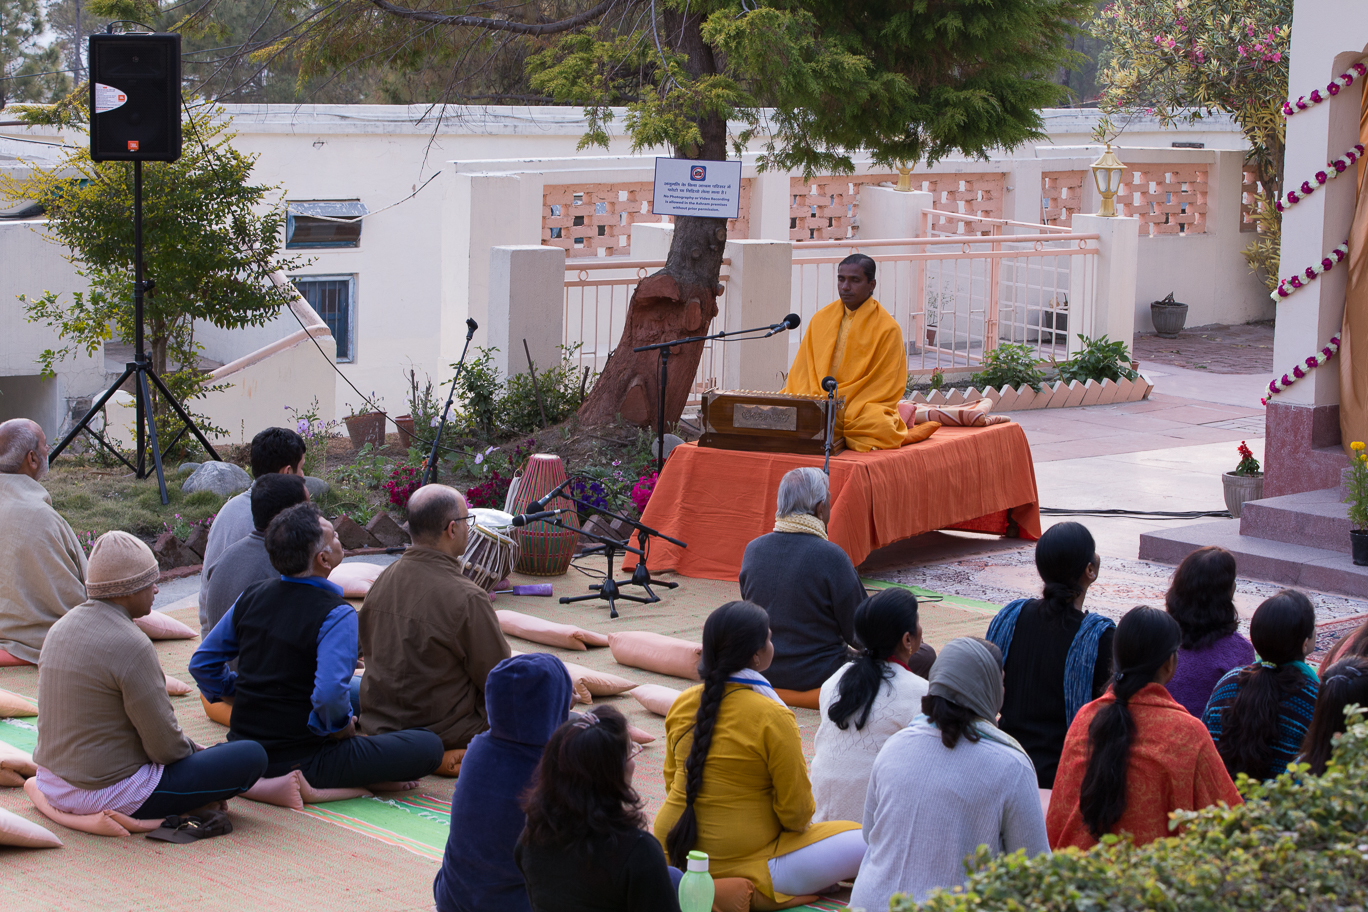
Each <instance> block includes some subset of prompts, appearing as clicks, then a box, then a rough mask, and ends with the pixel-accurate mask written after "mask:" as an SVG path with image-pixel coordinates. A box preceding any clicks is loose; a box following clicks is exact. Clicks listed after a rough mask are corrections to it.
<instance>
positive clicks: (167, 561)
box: [152, 529, 200, 570]
mask: <svg viewBox="0 0 1368 912" xmlns="http://www.w3.org/2000/svg"><path fill="white" fill-rule="evenodd" d="M152 553H153V554H155V555H156V556H157V566H159V567H161V568H162V569H163V570H174V569H175V568H177V567H188V566H190V565H191V564H198V563H199V562H200V556H199V555H198V554H196V553H195V552H193V551H191V550H190V549H189V548H186V547H185V545H183V544H181V540H180V539H179V538H176V533H174V532H172V531H171V530H169V529H168V530H167V531H165V532H163V533H162V534H161V535H160V536H159V537H158V538H157V541H156V543H155V544H154V545H153V546H152Z"/></svg>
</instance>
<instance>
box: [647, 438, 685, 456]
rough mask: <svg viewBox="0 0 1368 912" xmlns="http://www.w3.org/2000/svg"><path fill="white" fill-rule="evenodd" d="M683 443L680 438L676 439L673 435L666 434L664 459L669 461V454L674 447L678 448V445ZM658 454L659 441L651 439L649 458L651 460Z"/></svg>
mask: <svg viewBox="0 0 1368 912" xmlns="http://www.w3.org/2000/svg"><path fill="white" fill-rule="evenodd" d="M683 442H684V440H683V439H682V438H680V437H676V436H675V435H674V434H666V435H665V458H666V459H669V458H670V452H671V451H672V450H673V449H674V448H675V447H677V446H679V445H680V444H681V443H683ZM659 452H660V441H659V440H655V439H652V440H651V458H652V459H655V458H657V456H656V454H657V453H659Z"/></svg>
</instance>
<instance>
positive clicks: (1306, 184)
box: [1301, 181, 1316, 194]
mask: <svg viewBox="0 0 1368 912" xmlns="http://www.w3.org/2000/svg"><path fill="white" fill-rule="evenodd" d="M1301 192H1302V193H1306V194H1311V193H1315V192H1316V188H1314V187H1312V186H1311V182H1310V181H1302V185H1301Z"/></svg>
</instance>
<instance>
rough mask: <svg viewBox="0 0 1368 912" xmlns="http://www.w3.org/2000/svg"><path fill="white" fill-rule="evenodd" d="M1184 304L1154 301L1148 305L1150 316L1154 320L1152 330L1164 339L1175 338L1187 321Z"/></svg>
mask: <svg viewBox="0 0 1368 912" xmlns="http://www.w3.org/2000/svg"><path fill="white" fill-rule="evenodd" d="M1187 312H1188V306H1187V305H1186V304H1165V303H1163V302H1162V301H1155V302H1154V303H1153V304H1151V305H1150V317H1151V318H1152V319H1153V320H1154V331H1155V332H1156V333H1158V334H1159V335H1160V336H1161V337H1162V338H1165V339H1176V338H1178V334H1179V333H1180V332H1182V331H1183V324H1185V323H1186V322H1187Z"/></svg>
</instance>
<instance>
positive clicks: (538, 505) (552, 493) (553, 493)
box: [527, 478, 570, 512]
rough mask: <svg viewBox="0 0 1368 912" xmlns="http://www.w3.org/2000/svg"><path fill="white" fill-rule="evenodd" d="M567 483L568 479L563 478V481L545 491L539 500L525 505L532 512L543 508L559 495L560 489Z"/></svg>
mask: <svg viewBox="0 0 1368 912" xmlns="http://www.w3.org/2000/svg"><path fill="white" fill-rule="evenodd" d="M569 483H570V479H568V478H567V479H565V481H562V482H561V483H560V484H558V485H556V486H555V487H554V488H552V489H551V490H549V491H547V492H546V496H545V497H542V498H541V499H540V500H534V501H532V502H531V503H529V504H528V505H527V506H528V508H530V509H531V510H533V511H534V512H535V511H537V510H545V509H546V505H547V504H549V503H550V502H551V501H553V500H555V499H556V498H557V497H559V496H560V493H561V491H563V490H564V489H565V486H566V485H568V484H569Z"/></svg>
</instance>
